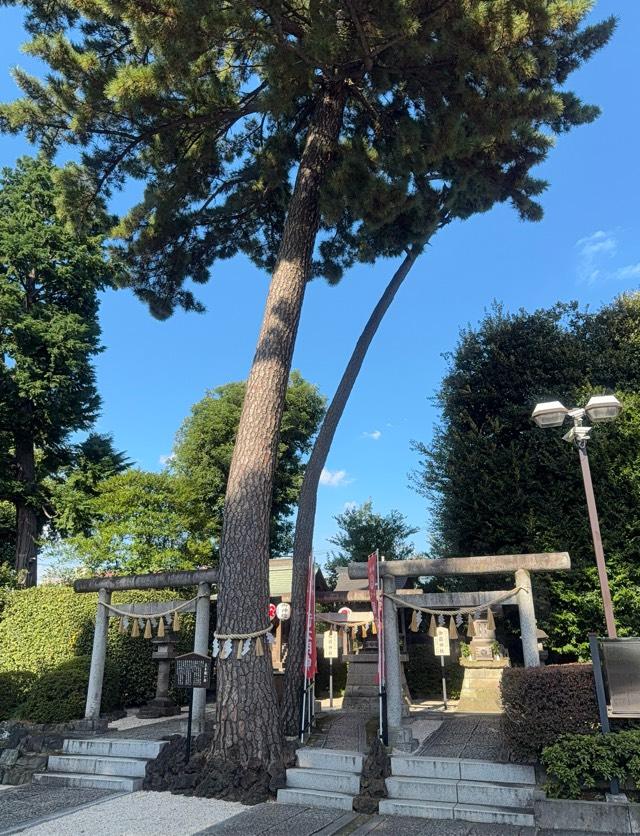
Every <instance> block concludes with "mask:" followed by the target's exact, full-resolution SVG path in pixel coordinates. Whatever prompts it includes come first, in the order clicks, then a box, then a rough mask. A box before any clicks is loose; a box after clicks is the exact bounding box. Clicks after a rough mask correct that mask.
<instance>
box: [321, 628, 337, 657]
mask: <svg viewBox="0 0 640 836" xmlns="http://www.w3.org/2000/svg"><path fill="white" fill-rule="evenodd" d="M322 650H323V652H324V658H325V659H337V658H338V631H337V630H327V632H326V633H324V635H323V639H322Z"/></svg>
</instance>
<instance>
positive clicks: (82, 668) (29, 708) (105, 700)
mask: <svg viewBox="0 0 640 836" xmlns="http://www.w3.org/2000/svg"><path fill="white" fill-rule="evenodd" d="M90 664H91V659H90V657H89V656H76V657H75V658H74V659H69V660H67V661H66V662H63V663H62V664H61V665H60V666H59V667H57V668H55V669H54V670H50V671H46V672H45V673H43V674H42V676H41V677H40V678H39V679H38V681H37V682H36V683H35V685H34V686H33V687H32V689H31V692H30V694H29V696H28V697H27V699H26V700H25V701H24V702H23V703H22V704H21V705H20V706H19V707H18V709H17V711H16V713H15V716H16V717H18V718H19V719H20V720H28V721H29V722H31V723H67V722H69V720H79V719H80V718H82V717H84V709H85V701H86V698H87V686H88V684H89V667H90ZM119 704H120V688H119V685H118V671H117V670H116V668H115V666H114V665H113V663H112V662H107V663H106V664H105V669H104V681H103V685H102V703H101V706H100V708H101V713H103V714H105V713H107V712H109V711H113V709H114V708H118V707H119Z"/></svg>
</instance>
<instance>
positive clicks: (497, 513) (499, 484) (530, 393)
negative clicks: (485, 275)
mask: <svg viewBox="0 0 640 836" xmlns="http://www.w3.org/2000/svg"><path fill="white" fill-rule="evenodd" d="M639 334H640V294H632V295H628V296H622V297H620V298H619V299H618V300H616V301H615V302H614V303H612V304H611V305H608V306H606V307H604V308H602V309H601V310H600V311H598V312H596V313H583V312H580V311H579V310H578V308H577V306H576V305H557V306H555V307H554V308H551V309H549V310H540V311H535V312H534V313H526V312H519V313H517V314H508V313H506V312H505V311H504V310H502V309H501V308H499V307H497V308H494V309H493V311H491V312H490V313H489V314H488V315H487V316H486V317H485V319H484V320H483V321H482V322H481V323H480V325H479V326H478V327H477V328H469V329H467V330H465V331H463V333H462V334H461V337H460V342H459V344H458V346H457V348H456V349H455V351H454V352H453V353H452V354H451V355H450V357H449V363H450V368H449V372H448V373H447V375H446V377H445V378H444V380H443V382H442V385H441V387H440V391H439V393H438V404H439V406H440V409H441V421H440V424H439V426H438V428H437V429H436V432H435V435H434V440H433V441H432V443H431V444H429V445H426V444H417V445H416V448H417V451H418V452H419V454H420V455H421V463H420V467H419V469H418V470H417V472H416V473H415V475H414V485H415V487H416V488H417V489H418V491H419V492H420V493H422V494H423V495H425V496H426V497H428V499H429V500H430V506H431V509H432V512H433V527H434V534H435V537H434V543H433V554H434V555H442V556H465V555H478V554H509V553H525V552H542V551H568V552H569V554H570V555H571V563H572V569H571V572H570V573H569V574H567V575H565V574H560V573H559V574H557V575H549V576H544V575H536V578H535V580H534V587H535V589H534V591H535V594H536V598H537V609H538V616H539V619H540V621H541V623H542V626H543V627H544V629H545V630H546V631H547V632H548V633H549V635H550V637H551V641H550V647H551V649H552V650H553V651H554V652H555V653H556V654H559V655H560V656H562V655H569V656H574V657H575V655H577V654H582V655H585V654H587V653H588V650H587V637H588V633H589V632H590V631H594V630H595V631H601V630H602V629H603V614H602V604H601V600H600V591H599V586H598V579H597V572H596V565H595V558H594V554H593V543H592V540H591V531H590V528H589V519H588V515H587V507H586V500H585V494H584V487H583V483H582V476H581V472H580V465H579V461H578V455H577V452H576V450H575V449H573V447H572V446H571V445H569V444H567V443H565V442H564V441H563V440H562V435H563V433H562V431H561V430H559V429H556V430H551V429H544V430H543V429H540V428H538V427H536V426H535V425H534V424H533V422H532V420H531V412H532V410H533V407H534V406H535V404H536V403H538V402H540V401H546V400H556V399H557V400H560V401H561V402H562V403H564V404H565V405H566V406H568V407H572V406H582V405H584V404H585V403H586V401H587V400H588V399H589V397H590V396H591V395H593V394H601V393H603V392H615V393H616V394H617V395H618V397H620V398H621V400H622V401H623V403H624V407H625V408H624V411H623V412H622V415H621V416H620V417H619V418H618V420H616V421H615V422H612V423H610V424H599V425H598V426H597V427H596V428H595V429H594V431H593V433H592V438H591V441H590V442H589V458H590V462H591V470H592V475H593V482H594V490H595V494H596V501H597V505H598V511H599V516H600V525H601V529H602V537H603V543H604V550H605V556H606V561H607V567H608V570H609V575H610V579H611V587H612V592H613V600H614V609H615V614H616V619H617V622H618V625H619V631H620V634H621V635H637V634H638V630H640V596H639V595H638V588H639V587H638V584H639V583H640V572H639V567H638V561H637V556H636V547H637V543H638V538H639V537H640V517H639V516H638V512H637V509H638V505H639V503H640V478H639V476H638V474H639V473H640V364H639V363H638V359H637V358H638V351H639V349H640V340H639V336H638V335H639ZM461 583H462V579H460V580H459V581H458V585H459V586H460V585H461ZM464 583H465V584H466V585H467V588H469V586H468V585H469V583H474V582H473V581H469V580H468V579H467V580H465V581H464ZM492 583H494V584H495V579H494V581H492ZM475 588H477V584H476V585H475Z"/></svg>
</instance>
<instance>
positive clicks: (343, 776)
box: [287, 767, 360, 796]
mask: <svg viewBox="0 0 640 836" xmlns="http://www.w3.org/2000/svg"><path fill="white" fill-rule="evenodd" d="M287 787H291V788H294V789H304V790H322V791H326V792H339V793H343V794H345V795H351V796H354V795H357V794H358V793H359V792H360V776H359V775H358V774H357V773H355V772H337V771H336V770H333V769H300V767H294V768H293V769H287Z"/></svg>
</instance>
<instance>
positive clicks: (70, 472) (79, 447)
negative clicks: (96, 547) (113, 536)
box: [45, 432, 132, 537]
mask: <svg viewBox="0 0 640 836" xmlns="http://www.w3.org/2000/svg"><path fill="white" fill-rule="evenodd" d="M131 464H132V461H131V460H130V459H128V458H127V454H126V453H124V452H122V451H120V450H116V449H115V447H114V444H113V438H112V437H111V436H110V435H104V434H100V433H96V432H92V433H90V434H89V435H88V436H87V438H85V439H84V440H83V441H81V442H79V443H78V444H73V445H71V446H70V448H69V451H68V461H67V462H65V464H64V465H62V467H60V469H59V470H58V471H57V472H56V473H55V474H53V475H52V476H51V477H50V478H49V479H48V480H47V482H46V485H45V487H46V490H47V493H48V505H49V506H50V509H51V514H50V519H49V523H48V527H49V528H50V536H51V535H53V536H62V537H69V536H73V535H78V534H84V535H85V536H89V534H90V533H91V529H92V524H93V521H94V518H93V507H92V504H91V500H92V499H93V498H94V497H95V496H96V495H97V493H98V490H99V488H100V485H101V483H102V482H103V481H104V480H105V479H109V478H110V477H111V476H116V475H117V474H119V473H122V472H123V471H125V470H126V469H127V468H128V467H130V466H131Z"/></svg>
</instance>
